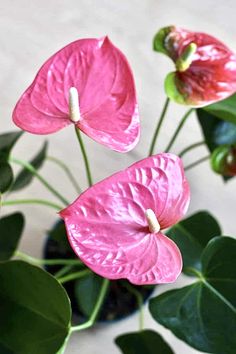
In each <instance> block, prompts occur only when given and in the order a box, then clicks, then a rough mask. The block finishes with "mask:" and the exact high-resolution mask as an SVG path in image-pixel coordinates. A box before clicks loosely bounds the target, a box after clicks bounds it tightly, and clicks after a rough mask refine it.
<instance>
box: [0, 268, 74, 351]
mask: <svg viewBox="0 0 236 354" xmlns="http://www.w3.org/2000/svg"><path fill="white" fill-rule="evenodd" d="M70 318H71V310H70V302H69V299H68V297H67V295H66V292H65V290H64V288H63V287H62V286H61V285H60V284H59V283H58V282H57V280H56V279H55V278H53V277H52V276H51V275H50V274H48V273H47V272H45V271H44V270H42V269H40V268H38V267H35V266H32V265H30V264H28V263H25V262H22V261H8V262H5V263H2V264H0V353H1V354H9V353H11V354H36V353H37V354H39V353H40V354H55V353H56V352H57V351H58V350H59V349H60V348H61V346H62V344H63V342H64V340H65V338H66V337H67V334H68V331H69V326H70Z"/></svg>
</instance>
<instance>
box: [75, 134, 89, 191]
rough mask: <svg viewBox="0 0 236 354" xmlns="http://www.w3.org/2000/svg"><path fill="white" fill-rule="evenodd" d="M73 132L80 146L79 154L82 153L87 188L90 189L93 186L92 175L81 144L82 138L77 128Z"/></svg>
mask: <svg viewBox="0 0 236 354" xmlns="http://www.w3.org/2000/svg"><path fill="white" fill-rule="evenodd" d="M75 132H76V136H77V138H78V141H79V144H80V148H81V152H82V155H83V159H84V164H85V169H86V175H87V180H88V185H89V187H91V186H92V184H93V181H92V175H91V172H90V167H89V162H88V157H87V154H86V150H85V147H84V143H83V140H82V136H81V134H80V130H79V128H77V127H75Z"/></svg>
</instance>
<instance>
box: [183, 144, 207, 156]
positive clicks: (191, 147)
mask: <svg viewBox="0 0 236 354" xmlns="http://www.w3.org/2000/svg"><path fill="white" fill-rule="evenodd" d="M204 144H205V141H199V142H198V143H195V144H192V145H189V146H187V147H186V148H185V149H184V150H182V151H181V152H180V153H179V157H183V156H184V155H185V154H186V153H187V152H189V151H191V150H193V149H195V148H197V147H199V146H202V145H204Z"/></svg>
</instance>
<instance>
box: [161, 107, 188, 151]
mask: <svg viewBox="0 0 236 354" xmlns="http://www.w3.org/2000/svg"><path fill="white" fill-rule="evenodd" d="M193 111H194V108H191V109H189V110H188V111H187V112H186V113H185V115H184V116H183V118H182V119H181V121H180V123H179V125H178V127H177V129H176V130H175V132H174V135H173V136H172V138H171V140H170V142H169V144H168V146H167V148H166V149H165V152H169V151H170V149H171V148H172V146H173V144H174V142H175V140H176V138H177V136H178V135H179V132H180V130H181V129H182V127H183V125H184V123H185V122H186V120H187V118H188V117H189V116H190V114H191V113H192V112H193Z"/></svg>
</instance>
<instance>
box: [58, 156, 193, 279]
mask: <svg viewBox="0 0 236 354" xmlns="http://www.w3.org/2000/svg"><path fill="white" fill-rule="evenodd" d="M188 203H189V187H188V183H187V181H186V179H185V176H184V174H183V169H182V163H181V161H180V159H179V158H178V157H177V156H175V155H172V154H160V155H156V156H152V157H149V158H146V159H144V160H142V161H140V162H138V163H136V164H134V165H132V166H131V167H129V168H128V169H126V170H124V171H122V172H118V173H116V174H114V175H113V176H111V177H109V178H107V179H105V180H103V181H102V182H99V183H97V184H96V185H94V186H93V187H91V188H89V189H88V190H87V191H85V192H84V193H83V194H82V195H81V196H80V197H79V198H78V199H77V200H76V201H75V202H74V203H73V204H71V205H70V206H69V207H67V208H66V209H64V210H63V211H62V212H61V213H60V215H61V217H62V218H63V219H64V220H65V224H66V228H67V232H68V237H69V241H70V243H71V246H72V248H73V249H74V251H75V253H76V254H77V255H78V256H79V257H80V259H81V260H82V261H83V262H84V263H85V264H86V265H87V266H88V267H90V268H91V269H92V270H93V271H95V272H96V273H98V274H100V275H102V276H104V277H107V278H110V279H119V278H127V279H129V280H130V281H131V282H132V283H134V284H155V283H165V282H172V281H174V280H175V279H176V277H177V276H178V275H179V273H180V271H181V267H182V260H181V255H180V252H179V250H178V248H177V246H176V245H175V244H174V243H173V242H172V241H171V240H169V239H168V238H167V237H165V236H164V235H163V234H162V233H161V232H159V233H158V234H151V233H150V231H149V228H148V223H147V220H146V217H145V211H146V210H147V209H152V210H153V211H154V212H155V214H156V216H157V219H158V221H159V223H160V224H161V229H164V228H166V227H168V226H171V225H172V224H173V223H175V222H177V221H178V220H179V219H180V218H181V217H182V216H183V214H184V213H185V212H186V209H187V206H188Z"/></svg>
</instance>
